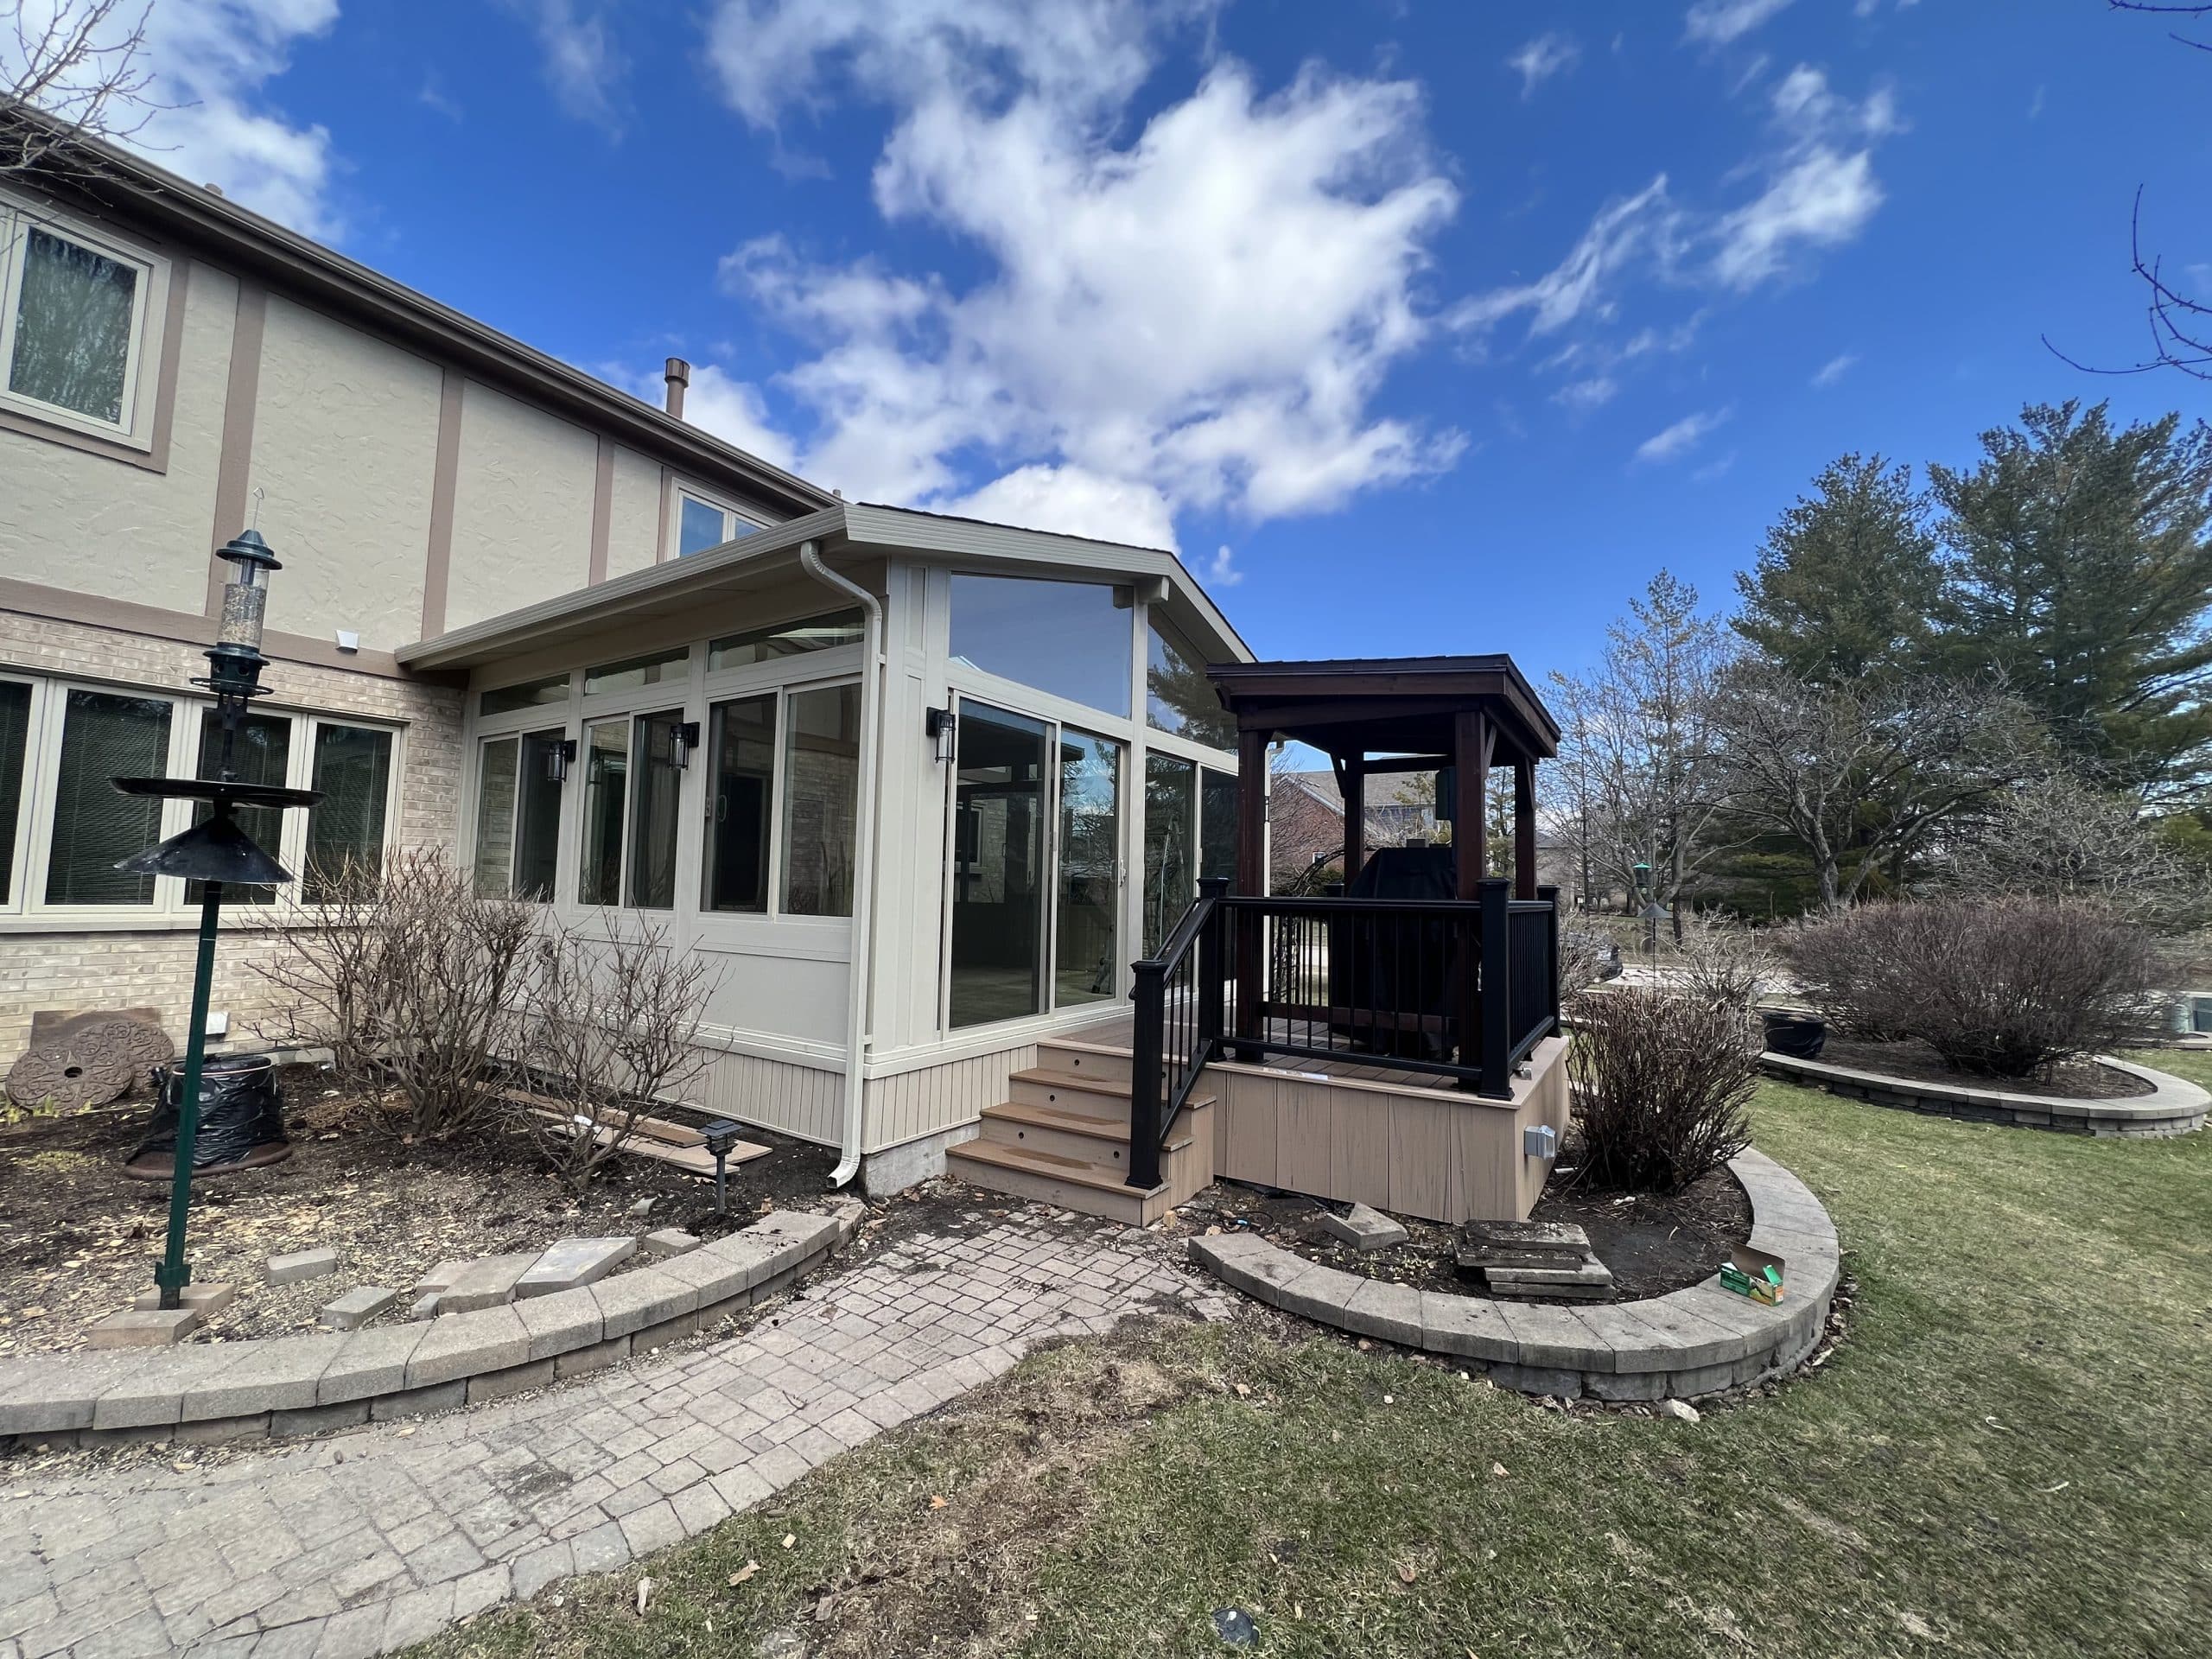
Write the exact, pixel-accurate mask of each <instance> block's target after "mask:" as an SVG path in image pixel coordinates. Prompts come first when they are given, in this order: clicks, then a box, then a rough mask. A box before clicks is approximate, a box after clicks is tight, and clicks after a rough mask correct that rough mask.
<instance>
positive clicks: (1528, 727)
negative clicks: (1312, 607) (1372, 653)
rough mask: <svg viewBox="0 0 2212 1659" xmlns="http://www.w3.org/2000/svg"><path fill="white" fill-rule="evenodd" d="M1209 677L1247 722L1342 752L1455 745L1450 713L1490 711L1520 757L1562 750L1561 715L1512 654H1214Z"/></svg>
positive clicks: (1427, 750)
mask: <svg viewBox="0 0 2212 1659" xmlns="http://www.w3.org/2000/svg"><path fill="white" fill-rule="evenodd" d="M1206 677H1207V678H1209V679H1210V680H1211V681H1212V682H1213V684H1214V689H1215V690H1216V692H1217V694H1218V695H1219V696H1220V698H1221V701H1222V706H1223V707H1224V708H1226V709H1228V710H1229V711H1230V713H1231V714H1233V715H1236V724H1237V728H1238V729H1239V730H1240V731H1260V732H1264V733H1267V734H1269V735H1271V736H1275V735H1279V736H1282V737H1288V738H1293V739H1295V740H1296V741H1299V742H1301V743H1310V744H1311V745H1313V747H1315V748H1317V749H1320V750H1322V751H1323V752H1325V753H1329V754H1332V755H1337V756H1349V755H1360V754H1391V753H1395V754H1421V755H1436V756H1448V755H1450V754H1451V753H1452V747H1453V740H1452V722H1453V720H1454V719H1455V717H1456V716H1458V715H1462V714H1467V713H1473V712H1479V713H1481V714H1484V715H1487V716H1488V717H1489V718H1490V720H1491V723H1492V726H1493V728H1494V729H1495V730H1496V731H1497V736H1498V740H1499V743H1500V746H1501V747H1503V749H1505V750H1506V751H1508V753H1509V754H1510V755H1511V756H1512V757H1515V758H1518V759H1522V760H1549V759H1550V758H1551V757H1552V756H1553V755H1554V754H1556V753H1559V722H1558V721H1555V720H1554V719H1553V718H1552V716H1551V711H1550V710H1548V709H1546V708H1545V707H1544V705H1543V702H1542V699H1541V698H1540V697H1538V696H1536V693H1535V690H1534V688H1532V687H1531V686H1530V685H1529V682H1528V680H1527V678H1526V677H1524V676H1523V675H1522V672H1521V671H1520V669H1519V668H1517V667H1516V666H1515V665H1514V662H1513V659H1512V658H1510V657H1507V656H1504V655H1503V654H1500V655H1497V656H1490V657H1348V658H1326V659H1323V660H1320V661H1312V662H1292V663H1286V662H1275V663H1215V664H1208V666H1207V668H1206Z"/></svg>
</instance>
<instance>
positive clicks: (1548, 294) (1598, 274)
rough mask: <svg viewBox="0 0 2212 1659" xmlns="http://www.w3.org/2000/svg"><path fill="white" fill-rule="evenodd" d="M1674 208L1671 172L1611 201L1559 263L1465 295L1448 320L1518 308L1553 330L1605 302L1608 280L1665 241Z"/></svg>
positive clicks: (1491, 319) (1483, 317) (1475, 319)
mask: <svg viewBox="0 0 2212 1659" xmlns="http://www.w3.org/2000/svg"><path fill="white" fill-rule="evenodd" d="M1672 214H1673V209H1672V207H1671V206H1670V205H1669V202H1668V200H1667V175H1665V174H1663V173H1662V174H1661V175H1659V176H1658V177H1657V178H1656V179H1654V180H1652V181H1651V182H1650V183H1649V184H1647V185H1646V186H1644V187H1643V189H1641V190H1639V191H1637V194H1634V195H1632V196H1629V197H1625V198H1624V199H1622V200H1618V201H1611V202H1607V203H1606V204H1605V207H1602V208H1600V209H1599V213H1598V216H1597V217H1596V218H1595V219H1592V220H1591V221H1590V226H1589V228H1588V229H1587V230H1586V231H1584V232H1583V233H1582V237H1581V239H1580V241H1578V242H1577V243H1576V244H1575V245H1574V246H1573V250H1572V251H1569V252H1568V254H1567V257H1566V258H1565V259H1563V260H1561V261H1560V264H1558V266H1557V267H1556V268H1555V269H1554V270H1550V271H1548V272H1546V273H1545V274H1544V275H1543V276H1541V277H1538V278H1536V280H1535V281H1534V282H1532V283H1520V284H1517V285H1515V286H1511V287H1507V288H1500V289H1491V291H1490V292H1489V293H1487V294H1478V295H1475V296H1472V297H1471V298H1468V299H1465V300H1462V301H1461V302H1459V304H1458V305H1456V306H1454V307H1452V310H1451V312H1450V314H1449V316H1448V317H1447V321H1449V322H1450V323H1451V324H1452V327H1458V328H1474V329H1481V328H1487V327H1490V326H1491V325H1492V324H1493V323H1497V322H1499V321H1503V319H1505V318H1507V317H1510V316H1511V315H1514V314H1515V313H1516V312H1521V311H1526V312H1529V314H1530V315H1529V333H1530V334H1552V333H1554V332H1556V331H1557V330H1559V329H1560V328H1563V327H1566V326H1567V324H1568V323H1570V322H1573V321H1575V320H1576V319H1577V318H1578V317H1580V316H1582V315H1584V314H1585V313H1586V312H1589V311H1592V309H1595V308H1599V307H1601V306H1602V304H1603V303H1604V297H1605V284H1606V283H1607V281H1608V280H1609V279H1610V278H1611V277H1614V276H1615V275H1617V274H1618V272H1619V271H1620V270H1622V269H1623V268H1624V267H1625V266H1626V265H1627V264H1629V263H1630V260H1631V259H1632V258H1634V257H1637V255H1638V254H1640V253H1643V252H1644V251H1647V250H1648V249H1650V248H1652V247H1654V246H1655V245H1659V244H1660V243H1662V242H1663V240H1664V238H1665V237H1666V235H1667V232H1668V227H1669V220H1670V219H1671V218H1672Z"/></svg>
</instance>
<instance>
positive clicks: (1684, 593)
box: [1552, 570, 1734, 940]
mask: <svg viewBox="0 0 2212 1659" xmlns="http://www.w3.org/2000/svg"><path fill="white" fill-rule="evenodd" d="M1697 603H1698V595H1697V589H1696V588H1693V587H1691V586H1690V585H1689V584H1688V583H1687V582H1680V581H1677V580H1676V579H1675V577H1673V576H1672V575H1669V574H1668V573H1667V572H1666V571H1664V570H1662V571H1661V572H1660V573H1659V574H1658V575H1656V576H1655V577H1654V578H1653V579H1652V581H1651V584H1650V586H1649V588H1647V589H1646V591H1645V592H1644V593H1643V595H1642V596H1640V597H1638V598H1637V599H1635V600H1632V601H1630V605H1629V615H1628V616H1627V617H1625V618H1624V619H1622V620H1619V621H1618V622H1615V623H1614V624H1613V625H1612V626H1611V628H1610V629H1609V630H1608V631H1607V643H1606V647H1605V658H1604V659H1603V661H1602V662H1601V663H1600V664H1599V667H1598V668H1597V670H1596V671H1594V672H1592V673H1591V674H1588V675H1586V676H1583V677H1580V678H1571V677H1566V676H1562V675H1557V674H1555V675H1554V676H1553V677H1552V683H1553V685H1554V689H1555V690H1556V691H1557V693H1558V695H1559V697H1560V701H1561V702H1562V703H1563V704H1564V705H1565V706H1566V707H1567V710H1568V719H1567V725H1566V728H1565V731H1564V734H1563V741H1562V745H1561V756H1562V759H1563V760H1564V762H1565V764H1564V766H1562V767H1561V771H1562V772H1565V774H1566V775H1567V778H1568V779H1569V780H1570V782H1569V785H1568V786H1569V789H1570V790H1571V791H1578V792H1579V793H1580V795H1581V796H1582V797H1583V801H1582V810H1581V820H1582V822H1581V825H1580V829H1581V833H1582V834H1583V835H1584V836H1586V848H1587V853H1586V857H1587V859H1588V861H1589V862H1590V864H1591V865H1592V867H1593V868H1595V869H1596V870H1597V871H1598V873H1599V874H1600V875H1601V876H1602V877H1603V879H1604V880H1605V883H1606V885H1608V886H1609V887H1619V888H1621V889H1623V890H1624V891H1625V892H1628V893H1637V892H1638V890H1639V888H1641V890H1642V891H1643V893H1645V894H1647V895H1648V896H1649V898H1650V899H1655V900H1656V901H1657V902H1658V903H1660V904H1662V905H1665V906H1669V908H1670V909H1673V910H1674V911H1675V938H1677V939H1678V940H1679V939H1680V938H1681V925H1682V924H1681V912H1680V903H1679V900H1680V899H1681V895H1682V894H1683V893H1685V892H1686V891H1688V889H1689V888H1691V887H1693V886H1694V884H1695V883H1696V882H1697V881H1698V880H1700V878H1701V877H1702V876H1703V875H1704V874H1705V873H1706V872H1707V869H1708V868H1709V867H1710V866H1711V864H1712V862H1713V860H1714V858H1715V857H1717V856H1718V855H1719V854H1720V853H1721V852H1723V851H1725V850H1726V847H1725V844H1724V843H1723V842H1722V841H1721V839H1720V838H1719V832H1720V830H1721V829H1722V828H1723V826H1724V823H1725V820H1724V819H1723V817H1722V812H1723V809H1724V807H1725V806H1726V789H1725V786H1724V785H1725V779H1724V773H1723V771H1722V764H1721V756H1720V753H1719V742H1718V741H1717V740H1718V733H1717V730H1716V728H1715V727H1714V724H1713V715H1714V709H1715V702H1716V697H1717V695H1718V693H1719V686H1720V682H1721V678H1722V676H1723V673H1724V671H1726V668H1727V666H1728V664H1729V663H1730V661H1731V660H1732V658H1733V655H1734V647H1733V645H1732V635H1731V634H1730V633H1729V632H1728V630H1727V629H1726V627H1725V626H1722V625H1721V624H1720V623H1719V621H1717V620H1714V619H1713V618H1711V617H1706V616H1700V615H1699V614H1698V609H1697Z"/></svg>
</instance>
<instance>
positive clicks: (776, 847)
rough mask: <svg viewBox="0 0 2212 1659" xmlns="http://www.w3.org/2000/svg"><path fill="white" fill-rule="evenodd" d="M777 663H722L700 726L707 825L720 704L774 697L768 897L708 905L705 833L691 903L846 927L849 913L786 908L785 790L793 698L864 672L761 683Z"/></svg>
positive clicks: (761, 917) (719, 913)
mask: <svg viewBox="0 0 2212 1659" xmlns="http://www.w3.org/2000/svg"><path fill="white" fill-rule="evenodd" d="M847 649H848V647H844V646H839V647H836V652H834V653H833V652H824V653H823V655H825V656H826V655H831V654H842V652H845V651H846V650H847ZM810 654H811V653H810ZM790 660H791V659H790V658H781V659H779V661H782V662H788V661H790ZM776 665H777V664H773V663H755V664H747V666H746V667H744V668H737V669H723V670H721V671H719V672H718V673H716V674H715V676H714V683H712V685H711V687H710V689H709V690H708V692H707V703H706V707H707V718H706V722H705V724H704V725H702V727H701V728H700V732H701V735H700V749H699V754H700V757H701V768H702V769H701V776H700V787H701V790H702V792H703V793H704V794H705V796H706V801H705V804H704V806H703V808H702V811H701V815H700V816H701V823H702V827H703V825H704V823H705V815H706V814H707V813H710V812H712V811H713V810H714V791H713V790H712V788H711V787H709V785H708V784H707V782H706V775H705V770H704V768H705V764H706V755H707V751H708V750H709V748H710V747H712V740H713V729H714V710H715V704H717V703H722V702H744V701H746V700H747V699H749V698H753V697H773V698H774V699H775V702H776V709H775V729H774V733H773V735H772V738H771V740H770V741H772V744H773V745H774V758H773V760H772V762H771V765H770V768H769V781H768V902H767V904H766V906H765V907H764V908H762V909H760V910H709V909H708V908H707V904H706V898H707V878H708V869H707V864H708V857H709V854H708V849H707V846H706V842H705V837H704V836H703V835H702V837H701V841H700V847H699V868H698V869H697V871H696V878H697V879H696V880H695V881H694V882H693V884H692V887H693V891H692V893H691V904H692V905H693V906H694V907H695V908H696V912H697V913H698V915H699V916H700V918H702V920H710V921H728V922H740V921H755V922H779V923H783V924H785V925H791V926H813V927H825V926H826V927H847V926H849V925H851V924H852V919H853V918H851V917H849V916H822V915H817V914H814V913H812V912H794V911H788V910H785V908H784V887H785V881H786V880H787V877H788V874H789V867H790V859H791V845H790V842H791V837H790V836H788V835H786V834H785V831H784V813H785V808H786V807H787V806H788V805H789V804H790V803H789V799H788V796H787V793H786V790H787V785H788V784H789V781H790V780H789V779H788V777H787V776H786V774H787V773H788V772H789V771H790V760H791V753H790V751H791V699H792V698H793V697H796V696H804V695H805V694H806V693H807V692H810V691H829V690H836V688H838V687H839V686H845V685H858V684H860V683H861V676H859V675H858V674H855V673H853V672H851V671H846V672H844V673H842V674H840V673H835V672H832V673H829V674H817V675H815V676H812V677H809V678H806V679H804V680H771V681H769V682H768V683H758V682H759V678H760V671H761V670H762V669H764V668H772V667H775V666H776ZM748 682H751V683H748ZM866 784H867V780H866V779H862V780H861V786H862V787H866ZM677 893H678V895H679V897H680V896H681V894H682V887H681V886H680V885H679V887H678V888H677Z"/></svg>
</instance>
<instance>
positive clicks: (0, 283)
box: [0, 202, 156, 441]
mask: <svg viewBox="0 0 2212 1659" xmlns="http://www.w3.org/2000/svg"><path fill="white" fill-rule="evenodd" d="M155 274H156V273H155V268H154V266H153V265H152V264H150V263H149V262H148V261H146V260H143V259H140V258H136V257H132V256H131V255H130V254H128V253H126V252H125V251H124V250H122V249H120V248H118V247H114V246H111V245H106V244H104V243H100V242H97V241H95V240H93V239H92V238H89V237H86V236H81V235H79V234H78V233H76V232H73V231H68V230H65V229H63V228H61V227H60V226H54V225H51V224H48V223H44V222H41V221H38V220H35V219H31V218H30V217H29V216H28V215H27V214H22V213H13V212H10V210H9V208H8V207H7V204H6V203H4V202H0V404H7V405H9V406H12V407H14V408H16V409H17V410H21V411H22V412H23V413H25V414H29V415H35V416H38V417H39V418H41V419H42V420H48V421H53V422H55V423H59V424H61V425H65V426H71V427H75V428H77V429H79V430H82V431H87V432H92V433H95V434H99V435H104V436H109V437H118V438H122V439H124V440H126V441H136V440H137V439H138V438H139V436H140V434H139V432H138V430H137V429H138V428H139V427H140V426H141V425H142V424H143V423H141V422H140V420H139V419H138V407H137V406H138V404H139V401H140V399H139V397H138V381H139V378H140V377H141V375H142V373H143V372H145V367H146V364H145V358H146V353H145V346H146V338H145V337H146V333H147V327H148V318H149V314H150V304H149V302H150V300H151V296H152V290H153V288H154V285H155Z"/></svg>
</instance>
